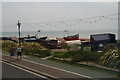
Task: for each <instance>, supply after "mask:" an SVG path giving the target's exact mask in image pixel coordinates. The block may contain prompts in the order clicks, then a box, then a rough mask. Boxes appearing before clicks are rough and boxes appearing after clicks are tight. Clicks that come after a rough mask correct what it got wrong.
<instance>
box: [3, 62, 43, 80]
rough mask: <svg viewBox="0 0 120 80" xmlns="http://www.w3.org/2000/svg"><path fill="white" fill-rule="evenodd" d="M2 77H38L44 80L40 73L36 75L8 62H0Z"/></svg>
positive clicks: (4, 78)
mask: <svg viewBox="0 0 120 80" xmlns="http://www.w3.org/2000/svg"><path fill="white" fill-rule="evenodd" d="M2 78H3V80H6V78H9V79H10V80H11V79H13V78H14V79H16V78H19V79H21V80H23V79H25V80H26V79H27V78H28V79H33V80H36V79H39V80H45V79H43V76H41V75H36V74H34V73H32V72H30V71H27V70H24V69H22V68H19V67H17V66H14V65H11V64H8V63H3V62H2Z"/></svg>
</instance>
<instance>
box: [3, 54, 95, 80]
mask: <svg viewBox="0 0 120 80" xmlns="http://www.w3.org/2000/svg"><path fill="white" fill-rule="evenodd" d="M4 55H5V54H4ZM5 56H8V55H5ZM22 60H25V61H28V62H32V63H35V64H39V65H42V66H45V67H50V68H53V69H57V70H60V71H64V72H68V73H71V74H75V75H78V76H82V77H85V78H91V79H94V78H93V77H90V76H86V75H82V74H79V73H75V72H71V71H67V70H64V69H60V68H56V67H52V66H48V65H45V64H41V63H37V62H34V61H29V60H26V59H22ZM17 65H19V64H17ZM20 66H22V65H20ZM24 67H25V66H24ZM26 68H28V67H26ZM29 69H31V68H29ZM31 70H33V69H31ZM34 71H36V70H34ZM37 72H38V71H37ZM42 73H43V72H42ZM43 74H46V73H43ZM46 75H48V74H46ZM49 76H50V77H53V78H57V77H54V76H51V75H49ZM94 80H97V79H94Z"/></svg>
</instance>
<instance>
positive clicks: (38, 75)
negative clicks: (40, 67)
mask: <svg viewBox="0 0 120 80" xmlns="http://www.w3.org/2000/svg"><path fill="white" fill-rule="evenodd" d="M2 62H3V61H2ZM3 63H5V64H8V65H10V66H13V67H15V68H18V69H20V70H23V71H26V72H28V73H31V74H34V75H36V76H38V77H41V78H44V79H47V78H46V77H44V76H42V75H39V74H36V73H34V72H31V71H28V70H26V69H23V68H20V67H18V66H15V65H12V64H10V63H6V62H3Z"/></svg>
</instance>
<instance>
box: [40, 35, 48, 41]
mask: <svg viewBox="0 0 120 80" xmlns="http://www.w3.org/2000/svg"><path fill="white" fill-rule="evenodd" d="M39 39H40V40H46V39H47V36H43V37H40V38H39Z"/></svg>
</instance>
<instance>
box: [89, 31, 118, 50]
mask: <svg viewBox="0 0 120 80" xmlns="http://www.w3.org/2000/svg"><path fill="white" fill-rule="evenodd" d="M116 42H117V41H116V39H115V34H110V33H107V34H94V35H90V44H91V50H92V51H100V50H103V48H104V45H105V44H110V43H116Z"/></svg>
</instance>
